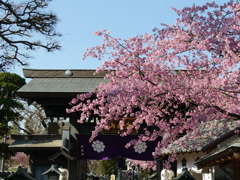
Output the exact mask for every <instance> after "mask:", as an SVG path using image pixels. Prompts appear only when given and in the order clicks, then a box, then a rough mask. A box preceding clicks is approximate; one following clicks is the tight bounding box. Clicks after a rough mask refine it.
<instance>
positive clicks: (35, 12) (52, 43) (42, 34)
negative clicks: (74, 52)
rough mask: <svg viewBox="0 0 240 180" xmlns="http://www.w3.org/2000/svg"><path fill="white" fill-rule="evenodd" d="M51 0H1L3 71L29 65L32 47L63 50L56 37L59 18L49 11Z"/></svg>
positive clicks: (0, 20)
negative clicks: (16, 66) (15, 66)
mask: <svg viewBox="0 0 240 180" xmlns="http://www.w3.org/2000/svg"><path fill="white" fill-rule="evenodd" d="M50 1H51V0H18V1H16V0H0V71H4V70H6V69H10V68H11V67H13V66H14V65H21V66H26V65H27V64H28V63H27V60H28V59H29V58H31V56H30V55H29V50H35V49H36V48H42V49H46V50H47V51H53V50H55V49H57V50H58V49H60V46H59V44H58V42H57V41H56V40H55V37H57V36H61V34H59V33H58V32H56V31H55V25H56V23H57V22H58V21H59V19H58V18H57V16H56V15H54V14H53V13H52V12H50V11H47V7H48V3H49V2H50Z"/></svg>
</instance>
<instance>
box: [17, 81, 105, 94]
mask: <svg viewBox="0 0 240 180" xmlns="http://www.w3.org/2000/svg"><path fill="white" fill-rule="evenodd" d="M103 82H106V80H104V79H103V78H35V79H33V80H31V81H30V82H29V83H27V84H26V85H25V86H23V87H22V88H21V89H19V90H18V93H19V94H20V93H26V92H31V93H36V92H43V93H48V92H53V93H55V92H56V93H60V92H63V93H69V92H70V93H73V92H76V93H84V92H93V91H94V89H95V88H96V86H97V85H99V83H103Z"/></svg>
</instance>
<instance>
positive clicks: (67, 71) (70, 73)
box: [65, 70, 73, 76]
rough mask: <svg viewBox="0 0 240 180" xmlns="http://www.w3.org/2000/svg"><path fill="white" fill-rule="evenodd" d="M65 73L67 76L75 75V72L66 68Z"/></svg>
mask: <svg viewBox="0 0 240 180" xmlns="http://www.w3.org/2000/svg"><path fill="white" fill-rule="evenodd" d="M65 75H66V76H72V75H73V72H72V71H71V70H66V71H65Z"/></svg>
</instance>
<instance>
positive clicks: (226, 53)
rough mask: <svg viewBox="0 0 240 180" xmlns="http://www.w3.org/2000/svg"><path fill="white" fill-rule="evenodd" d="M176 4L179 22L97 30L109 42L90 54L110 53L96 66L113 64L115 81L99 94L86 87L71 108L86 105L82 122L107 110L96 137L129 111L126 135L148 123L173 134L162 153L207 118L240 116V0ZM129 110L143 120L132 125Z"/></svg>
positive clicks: (150, 135) (152, 134)
mask: <svg viewBox="0 0 240 180" xmlns="http://www.w3.org/2000/svg"><path fill="white" fill-rule="evenodd" d="M173 10H174V11H175V12H176V13H177V14H178V15H179V18H178V19H177V20H176V23H175V24H174V25H171V26H170V25H163V26H165V27H164V28H162V29H158V28H154V29H153V33H152V34H147V33H146V34H144V35H142V36H139V35H137V36H135V37H132V38H128V39H121V38H114V37H112V36H111V35H110V33H109V32H108V31H107V30H103V31H97V32H95V34H96V35H98V36H102V37H103V43H102V45H97V46H95V47H92V48H90V49H88V51H87V52H86V53H85V54H84V59H85V58H87V57H93V58H96V59H105V60H106V61H105V62H104V64H103V65H102V67H101V68H98V69H97V70H96V73H99V72H102V71H105V70H108V71H109V73H108V74H107V75H106V77H105V78H106V79H109V83H106V84H100V85H99V86H98V87H97V88H96V92H94V93H95V94H96V98H94V99H89V97H90V96H89V95H78V97H77V98H75V99H73V101H72V105H73V107H72V109H69V110H68V111H69V112H75V111H80V112H81V117H80V119H79V122H83V120H84V119H85V118H86V117H88V116H90V115H92V114H95V115H97V116H100V117H102V119H101V121H99V122H98V123H97V126H96V128H95V131H94V132H93V134H92V139H93V138H94V137H96V136H97V135H98V133H99V132H101V131H102V130H103V129H109V122H111V121H114V120H119V119H120V118H121V121H120V123H119V125H120V128H121V129H122V130H124V132H122V133H121V135H122V136H126V135H128V134H131V133H132V131H133V129H139V128H140V127H141V126H145V127H146V128H145V129H144V131H145V132H144V133H145V134H143V135H141V136H140V139H142V140H144V141H146V140H150V141H152V140H154V139H156V137H158V136H162V137H163V136H165V135H166V134H169V135H168V136H167V137H166V138H164V140H163V141H161V142H159V143H158V147H156V152H155V153H154V155H155V157H158V156H161V155H162V154H161V150H162V149H163V148H166V147H167V146H168V144H169V143H172V142H173V141H175V140H176V139H178V137H179V134H183V133H189V132H192V131H195V130H197V128H198V127H199V123H201V122H207V121H211V120H216V119H222V118H232V119H234V118H235V119H236V118H239V117H240V106H239V104H240V96H239V92H240V86H239V85H240V73H239V70H240V69H239V58H240V3H238V1H230V2H229V3H225V4H223V5H218V4H216V3H214V2H213V3H206V4H205V5H202V6H195V5H193V6H192V7H185V8H183V9H182V10H178V9H175V8H173ZM86 99H87V100H86ZM83 100H86V101H84V102H83ZM128 117H134V118H135V120H134V122H133V123H132V125H130V126H128V127H127V128H125V129H124V127H125V119H126V118H128ZM151 127H152V128H151ZM149 128H150V129H153V130H149ZM186 143H187V142H186ZM182 145H183V144H180V146H182Z"/></svg>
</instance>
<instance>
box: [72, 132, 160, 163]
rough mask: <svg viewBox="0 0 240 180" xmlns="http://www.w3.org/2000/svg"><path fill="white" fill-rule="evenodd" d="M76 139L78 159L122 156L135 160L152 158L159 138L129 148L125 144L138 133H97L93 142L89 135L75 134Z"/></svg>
mask: <svg viewBox="0 0 240 180" xmlns="http://www.w3.org/2000/svg"><path fill="white" fill-rule="evenodd" d="M76 137H77V139H78V148H79V159H95V160H101V159H102V160H104V159H111V158H115V157H123V158H129V159H135V160H145V161H152V160H154V158H153V156H152V153H153V152H154V151H155V147H156V146H157V143H158V141H160V137H159V139H157V140H155V141H142V142H139V143H138V144H136V145H132V146H131V147H129V148H125V145H126V144H127V143H128V142H130V141H131V140H134V139H136V140H137V139H138V135H129V136H125V137H121V136H119V135H98V136H97V137H96V138H95V139H94V140H93V142H89V139H90V137H91V135H87V134H76Z"/></svg>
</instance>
